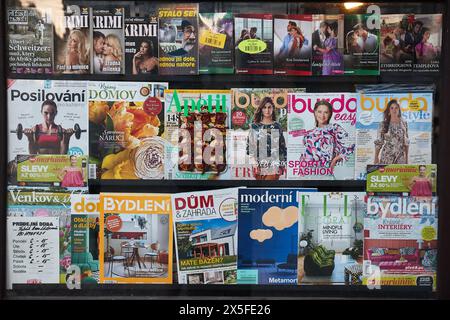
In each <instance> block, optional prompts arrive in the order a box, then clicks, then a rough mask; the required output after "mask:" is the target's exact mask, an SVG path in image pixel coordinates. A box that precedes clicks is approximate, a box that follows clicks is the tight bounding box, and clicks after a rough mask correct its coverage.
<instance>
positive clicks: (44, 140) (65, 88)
mask: <svg viewBox="0 0 450 320" xmlns="http://www.w3.org/2000/svg"><path fill="white" fill-rule="evenodd" d="M86 89H87V81H65V80H11V79H10V80H8V161H11V160H15V158H16V156H17V155H25V154H60V155H62V154H70V155H79V156H82V155H87V154H88V147H87V139H88V138H87V133H86V131H87V110H86Z"/></svg>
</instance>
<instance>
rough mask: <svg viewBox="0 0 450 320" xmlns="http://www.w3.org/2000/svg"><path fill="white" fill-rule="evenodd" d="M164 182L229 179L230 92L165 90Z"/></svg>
mask: <svg viewBox="0 0 450 320" xmlns="http://www.w3.org/2000/svg"><path fill="white" fill-rule="evenodd" d="M164 96H165V101H166V102H165V107H166V111H165V131H166V132H165V136H166V139H167V140H168V142H169V143H168V144H167V159H168V161H167V162H166V179H168V180H172V179H194V180H195V179H207V180H215V179H229V177H230V172H229V168H228V160H227V152H228V151H227V130H228V129H229V128H230V109H231V91H230V90H183V89H180V90H166V91H165V92H164Z"/></svg>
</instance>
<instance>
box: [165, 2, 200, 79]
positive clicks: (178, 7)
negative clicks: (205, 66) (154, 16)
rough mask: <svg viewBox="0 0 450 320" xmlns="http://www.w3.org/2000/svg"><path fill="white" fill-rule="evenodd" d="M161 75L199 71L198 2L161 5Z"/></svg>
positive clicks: (188, 73) (186, 73) (189, 73)
mask: <svg viewBox="0 0 450 320" xmlns="http://www.w3.org/2000/svg"><path fill="white" fill-rule="evenodd" d="M158 22H159V38H158V41H159V49H158V50H159V62H160V64H159V67H160V69H159V74H161V75H192V74H198V3H174V4H168V3H165V4H161V5H160V7H159V8H158Z"/></svg>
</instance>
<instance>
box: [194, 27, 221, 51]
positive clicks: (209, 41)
mask: <svg viewBox="0 0 450 320" xmlns="http://www.w3.org/2000/svg"><path fill="white" fill-rule="evenodd" d="M226 40H227V36H226V35H225V34H221V33H214V32H211V31H209V30H205V31H203V32H202V34H201V35H200V40H199V42H200V44H202V45H204V46H210V47H215V48H219V49H223V48H224V47H225V41H226Z"/></svg>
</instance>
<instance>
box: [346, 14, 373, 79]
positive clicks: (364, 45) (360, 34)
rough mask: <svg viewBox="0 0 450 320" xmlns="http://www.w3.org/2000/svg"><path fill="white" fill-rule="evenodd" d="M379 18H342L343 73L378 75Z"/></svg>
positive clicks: (356, 16) (362, 16) (355, 15)
mask: <svg viewBox="0 0 450 320" xmlns="http://www.w3.org/2000/svg"><path fill="white" fill-rule="evenodd" d="M379 19H380V16H379V15H375V14H346V15H345V17H344V29H345V30H344V43H345V51H344V73H345V74H346V75H375V76H376V75H379V74H380V65H379V60H380V57H379V51H380V29H379V26H380V21H379Z"/></svg>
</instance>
